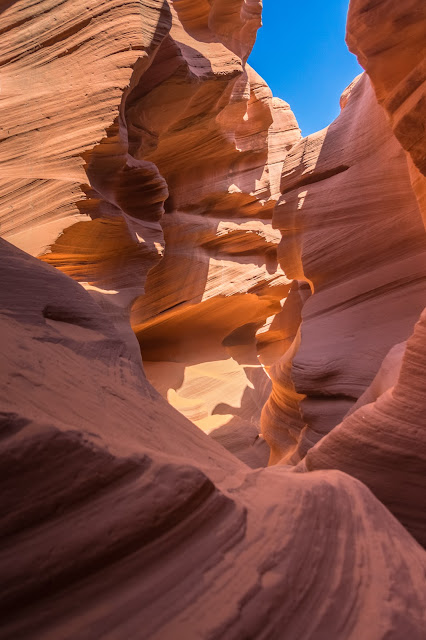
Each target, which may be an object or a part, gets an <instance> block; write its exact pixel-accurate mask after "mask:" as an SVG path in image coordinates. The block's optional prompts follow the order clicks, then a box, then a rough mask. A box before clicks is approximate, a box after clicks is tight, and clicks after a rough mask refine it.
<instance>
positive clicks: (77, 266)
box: [0, 0, 300, 464]
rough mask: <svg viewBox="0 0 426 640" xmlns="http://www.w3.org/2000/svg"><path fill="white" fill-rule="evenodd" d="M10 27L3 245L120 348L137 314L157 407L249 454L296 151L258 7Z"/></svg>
mask: <svg viewBox="0 0 426 640" xmlns="http://www.w3.org/2000/svg"><path fill="white" fill-rule="evenodd" d="M24 20H25V26H23V22H22V21H24ZM141 21H143V23H144V28H143V29H141ZM2 24H3V25H4V29H5V31H6V34H7V35H6V37H5V47H4V49H5V51H6V52H7V56H6V57H5V61H4V62H5V70H6V74H5V78H6V83H5V85H4V89H3V90H4V92H5V99H4V101H3V105H4V107H3V108H4V113H5V114H6V113H10V111H11V109H12V108H13V107H14V105H16V106H17V110H16V116H15V117H14V118H13V119H12V121H11V124H10V127H9V128H8V129H7V133H5V135H6V137H7V141H6V144H5V145H4V146H3V154H4V155H3V156H2V157H3V158H4V159H5V166H6V172H5V173H3V195H4V198H3V202H2V211H3V217H2V232H3V237H5V238H6V239H8V240H9V241H11V242H13V243H14V244H16V245H17V246H19V247H20V248H23V249H24V250H26V251H28V252H29V253H31V254H32V255H36V256H39V257H42V259H43V260H44V261H46V262H49V263H50V264H53V265H54V266H56V267H57V268H59V269H61V271H63V272H64V273H66V274H68V275H70V276H71V277H73V278H74V279H76V280H78V281H79V282H81V283H82V284H83V286H85V287H86V288H87V289H88V290H90V292H91V294H92V296H93V297H95V299H96V300H97V301H98V302H99V303H100V304H101V305H102V306H103V307H104V308H105V309H107V310H108V313H109V314H110V316H111V317H112V318H113V319H114V322H115V325H116V326H117V327H118V328H119V330H120V332H121V333H122V334H124V333H127V340H128V342H129V345H130V344H131V343H132V342H133V341H134V336H133V334H130V333H129V332H128V313H129V310H130V306H131V307H132V311H131V322H132V326H133V328H134V331H135V333H136V335H137V337H138V340H139V343H140V345H141V348H142V353H143V358H144V361H145V370H146V372H147V375H148V376H149V378H150V379H151V380H152V382H153V384H154V385H155V386H156V387H157V388H158V389H159V391H160V392H161V393H163V394H164V395H165V396H166V397H168V398H169V400H170V401H171V402H172V403H173V404H175V405H176V406H177V407H178V408H179V409H180V410H181V411H182V412H183V413H184V414H185V415H187V416H188V417H190V418H191V419H192V420H193V421H194V422H196V423H197V424H198V425H199V426H201V427H202V428H204V429H205V430H207V431H209V432H210V431H212V430H217V429H218V428H222V427H226V425H227V424H229V423H230V422H232V423H233V425H234V427H235V430H240V431H241V433H244V432H245V433H246V434H247V435H246V438H245V441H246V442H250V443H251V442H253V441H254V439H255V438H256V436H257V434H258V433H259V420H260V410H261V407H262V406H263V404H264V402H265V400H266V398H267V396H268V394H269V392H270V384H269V379H268V378H267V376H266V375H265V373H264V372H263V370H262V368H261V367H260V366H259V363H258V361H257V357H256V342H255V337H254V334H255V331H256V330H257V329H258V328H259V327H262V325H264V323H265V321H266V319H267V318H268V317H272V316H273V315H274V314H275V313H276V312H277V311H279V310H280V309H281V301H282V300H283V299H284V298H285V296H286V293H287V291H288V289H289V286H290V281H289V280H288V279H287V278H286V277H285V274H284V273H283V272H282V270H281V269H280V267H279V265H278V263H277V258H276V247H277V245H278V242H279V239H280V235H279V232H277V231H275V230H273V229H272V228H271V217H272V210H273V206H274V203H275V201H276V199H277V198H278V197H279V189H280V175H281V168H282V165H283V161H284V159H285V156H286V153H287V151H288V150H289V149H290V148H291V146H292V145H293V144H294V143H295V142H296V141H297V140H299V139H300V131H299V128H298V126H297V122H296V120H295V118H294V116H293V114H292V112H291V110H290V108H289V106H288V104H286V103H285V102H284V101H282V100H279V99H277V98H273V97H272V95H271V92H270V90H269V88H268V87H267V85H266V84H265V83H264V81H263V80H262V79H261V78H260V77H259V76H258V75H257V74H256V73H255V72H254V71H253V70H252V69H251V68H250V67H249V66H248V65H247V64H246V59H247V56H248V54H249V52H250V50H251V47H252V45H253V42H254V39H255V36H256V30H257V28H258V27H259V25H260V3H259V2H250V3H245V2H244V3H243V2H241V1H240V0H239V1H238V2H234V3H233V4H232V5H229V6H226V7H225V5H223V3H218V2H215V3H213V4H211V5H209V4H207V3H203V2H200V3H198V4H194V3H189V2H184V1H180V2H169V3H167V2H164V1H161V2H160V0H158V1H156V2H154V3H150V4H149V6H148V5H147V6H146V7H145V5H143V4H142V5H140V6H139V5H138V3H135V2H131V1H128V2H125V3H117V2H113V1H111V2H107V3H102V4H99V3H98V2H92V3H91V4H89V5H87V6H86V7H85V8H84V11H83V13H81V11H80V8H78V7H77V6H74V5H73V7H71V5H70V6H68V4H67V3H62V4H61V5H58V4H57V3H56V2H53V1H51V2H47V3H41V4H40V5H37V10H36V11H34V12H31V11H30V9H29V8H28V7H27V3H26V2H25V1H24V0H21V1H20V2H16V3H14V4H13V5H12V6H11V7H9V8H8V9H7V10H6V11H5V12H4V14H3V16H2ZM59 24H61V25H64V26H63V27H62V28H63V31H61V30H60V28H59V26H58V25H59ZM115 25H117V27H116V26H115ZM27 31H28V34H30V36H31V39H30V40H29V41H26V43H24V41H22V42H21V41H20V40H19V38H26V37H27ZM111 34H113V35H111ZM18 36H19V37H18ZM18 42H20V43H21V44H20V48H19V47H18V46H17V43H18ZM15 49H16V50H15ZM88 60H90V63H88ZM83 64H84V66H90V68H91V69H92V71H91V73H89V74H87V73H81V72H80V70H81V69H82V66H83ZM29 77H31V79H32V81H31V83H29V80H28V78H29ZM57 77H58V78H59V79H58V82H56V81H54V80H53V79H54V78H57ZM74 78H75V79H74ZM65 79H66V80H65ZM102 79H103V80H102ZM102 82H104V85H102ZM108 83H112V85H114V87H115V88H114V90H112V91H110V90H109V89H108V86H109V85H108ZM27 84H30V97H31V101H28V94H27V93H25V94H24V93H22V92H20V91H19V87H20V86H23V85H27ZM58 105H65V108H62V106H61V107H60V108H59V107H58ZM34 114H37V117H34ZM81 122H85V123H86V124H85V127H84V129H82V127H81ZM65 130H66V144H62V138H63V135H64V134H63V132H64V131H65ZM12 140H13V142H12ZM21 174H22V175H21ZM16 180H18V182H19V184H18V182H16ZM12 200H13V202H12ZM0 206H1V204H0ZM164 208H165V209H166V212H167V213H166V214H165V215H163V214H164ZM17 210H19V212H20V213H19V214H18V215H17V214H16V211H17ZM21 211H22V213H21ZM165 245H166V246H165ZM156 263H157V264H158V263H159V264H158V267H156V268H155V269H154V270H153V271H152V273H151V274H150V277H149V279H148V283H147V285H146V287H145V281H146V277H147V274H148V272H149V270H150V269H151V268H152V267H153V266H155V264H156ZM172 273H173V277H170V274H172ZM145 289H146V295H144V293H145ZM244 327H246V328H244ZM240 329H241V331H240V333H239V334H238V333H237V334H235V331H236V330H240ZM197 336H198V337H197ZM241 340H242V342H241ZM224 341H227V342H226V345H225V344H224ZM199 365H202V368H201V369H200V367H199ZM206 383H208V386H209V387H210V389H211V388H212V387H214V389H215V391H214V392H213V393H212V392H211V391H209V392H206ZM230 386H231V387H232V388H233V389H234V392H233V393H231V394H230V402H229V403H228V405H229V406H228V408H226V404H227V403H223V397H224V395H226V394H227V390H228V389H229V387H230ZM194 393H195V394H196V397H197V399H196V401H195V407H194V398H193V396H194ZM222 405H224V406H222ZM225 431H227V430H226V429H225ZM221 433H222V432H220V433H219V432H218V433H216V437H220V436H221ZM224 435H225V439H226V437H227V436H226V433H225V434H224ZM265 453H266V452H265ZM266 457H267V454H266ZM247 460H249V459H248V458H247ZM256 460H257V457H256V456H255V457H254V459H253V464H257V462H256ZM262 460H264V461H265V460H266V458H265V455H263V456H262Z"/></svg>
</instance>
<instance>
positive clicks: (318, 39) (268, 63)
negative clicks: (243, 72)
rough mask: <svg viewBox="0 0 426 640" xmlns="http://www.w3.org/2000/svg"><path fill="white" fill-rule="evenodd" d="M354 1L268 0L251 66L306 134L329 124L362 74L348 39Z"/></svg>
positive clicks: (264, 1)
mask: <svg viewBox="0 0 426 640" xmlns="http://www.w3.org/2000/svg"><path fill="white" fill-rule="evenodd" d="M347 10H348V0H327V2H320V1H319V0H305V1H304V2H294V0H263V27H262V28H261V29H259V31H258V34H257V40H256V43H255V45H254V48H253V51H252V53H251V55H250V57H249V60H248V62H249V64H250V65H251V66H252V67H253V68H254V69H255V70H256V71H257V73H259V74H260V75H261V76H262V77H263V78H264V79H265V80H266V82H267V83H268V85H269V86H270V88H271V90H272V93H273V95H274V96H277V97H278V98H283V99H284V100H286V101H287V102H289V103H290V106H291V108H292V110H293V112H294V114H295V116H296V118H297V120H298V122H299V126H300V128H301V129H302V134H303V135H304V136H306V135H308V134H310V133H314V132H315V131H319V130H320V129H323V128H324V127H326V126H327V125H329V124H330V123H331V122H332V121H333V120H334V119H335V118H336V117H337V116H338V115H339V111H340V107H339V98H340V94H341V93H342V91H343V90H344V89H345V87H347V86H348V84H349V83H350V82H351V81H352V80H353V79H354V78H355V76H357V75H358V74H359V73H361V71H362V68H361V67H360V66H359V64H358V62H357V59H356V57H355V56H354V55H353V54H352V53H350V52H349V51H348V48H347V46H346V43H345V30H346V14H347Z"/></svg>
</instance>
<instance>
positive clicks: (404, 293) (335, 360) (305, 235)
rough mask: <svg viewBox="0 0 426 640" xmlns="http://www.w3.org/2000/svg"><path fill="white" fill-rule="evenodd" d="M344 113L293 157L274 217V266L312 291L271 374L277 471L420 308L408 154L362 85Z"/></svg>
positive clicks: (369, 372) (374, 367) (425, 269)
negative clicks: (289, 346)
mask: <svg viewBox="0 0 426 640" xmlns="http://www.w3.org/2000/svg"><path fill="white" fill-rule="evenodd" d="M343 104H344V108H343V110H342V112H341V115H340V116H339V117H338V118H337V120H336V121H335V122H334V123H333V124H331V125H330V126H329V127H328V128H326V129H324V130H323V131H320V132H318V133H316V134H313V135H311V136H308V137H307V138H305V139H303V140H302V141H301V142H300V143H299V144H298V145H296V146H295V147H294V148H293V149H292V150H291V151H290V153H289V154H288V156H287V159H286V161H285V163H284V168H283V177H282V191H283V195H282V197H281V199H280V200H279V202H278V204H277V207H276V209H275V212H274V219H273V224H274V226H275V227H278V228H280V229H281V232H282V236H283V237H282V240H281V243H280V246H279V250H278V254H279V259H280V262H281V265H282V267H283V269H284V270H285V272H286V273H287V275H288V277H293V278H297V279H298V280H303V279H305V280H306V281H307V282H309V283H310V287H311V289H312V291H313V295H312V296H310V297H309V298H308V299H307V300H306V302H305V304H304V305H303V307H302V309H301V311H299V310H297V313H298V314H299V318H300V321H301V325H300V330H299V332H298V333H297V336H296V343H295V344H294V345H293V347H292V352H287V353H286V354H285V355H284V357H283V358H282V360H281V361H279V362H278V363H277V364H276V365H274V369H273V371H272V373H271V375H272V378H273V380H274V381H275V382H274V392H273V394H272V396H271V398H270V399H269V401H268V403H267V405H266V407H265V409H264V412H263V432H264V435H265V438H266V439H267V440H268V441H269V443H270V444H271V447H272V449H273V452H272V458H271V461H275V462H276V461H278V460H282V461H291V462H293V463H294V462H297V461H298V460H300V459H301V458H303V456H304V455H305V454H306V451H307V450H308V449H309V448H310V447H311V446H312V445H313V444H315V443H316V442H317V441H318V440H319V439H320V438H321V437H323V436H324V435H325V434H326V433H328V432H329V431H330V430H331V429H332V428H333V427H334V426H335V425H336V424H338V423H339V422H340V421H341V419H342V418H343V417H344V415H345V414H346V412H347V411H349V410H350V408H351V407H352V405H353V404H354V402H355V401H356V400H357V398H358V397H359V396H360V395H361V394H362V393H363V392H364V391H365V389H366V388H367V386H368V385H369V384H370V382H372V380H373V378H374V376H375V375H376V373H377V371H378V369H379V367H380V364H381V362H382V360H383V358H384V357H385V356H386V354H387V353H388V351H389V350H390V349H391V348H392V347H393V346H394V345H395V344H396V343H400V342H402V341H404V340H406V339H407V338H408V337H409V336H410V334H411V333H412V331H413V327H414V324H415V322H416V320H417V319H418V317H419V314H420V312H421V310H422V308H423V305H424V289H425V277H426V236H425V233H424V228H423V223H422V218H421V214H420V211H419V206H418V203H417V200H416V198H415V195H414V193H413V190H412V187H411V184H410V177H409V172H408V168H407V162H406V155H405V153H404V151H403V149H402V148H401V146H400V145H399V143H398V141H397V140H396V139H395V137H394V136H393V133H392V130H391V128H390V127H389V126H388V123H387V120H386V115H385V113H384V111H383V109H382V108H381V107H380V106H379V105H378V104H377V102H376V100H375V96H374V92H373V90H372V88H371V84H370V81H369V79H368V77H367V76H366V75H363V76H361V77H360V78H359V80H358V81H357V82H356V83H355V84H354V85H353V86H352V88H351V90H350V92H349V95H348V93H345V95H344V101H343ZM283 313H285V306H284V309H283ZM289 367H290V368H289ZM285 378H287V379H288V383H286V384H283V380H284V379H285ZM291 389H294V391H295V392H297V394H298V397H297V400H298V407H299V413H297V412H295V407H294V402H293V401H292V399H293V400H294V391H291ZM287 394H290V398H288V397H287ZM292 394H293V395H292Z"/></svg>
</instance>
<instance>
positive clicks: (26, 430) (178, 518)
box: [0, 241, 426, 640]
mask: <svg viewBox="0 0 426 640" xmlns="http://www.w3.org/2000/svg"><path fill="white" fill-rule="evenodd" d="M1 252H2V263H3V264H4V268H3V269H2V271H1V274H0V278H1V289H0V290H1V296H2V299H1V303H2V305H1V308H2V314H1V316H0V322H1V334H0V335H1V338H2V353H3V356H4V365H3V373H2V375H3V380H4V384H3V385H2V386H1V392H0V393H1V396H0V402H1V407H2V414H1V416H2V423H1V433H2V439H1V446H0V457H1V462H2V464H1V467H0V468H1V475H2V493H1V507H2V514H3V515H2V521H1V535H2V550H1V565H2V576H1V583H2V626H1V632H0V636H1V637H3V638H12V637H13V638H17V637H19V638H44V639H45V638H75V637H79V638H89V637H98V638H100V637H105V638H107V637H116V638H118V637H119V638H122V637H138V638H162V639H164V638H176V637H185V638H189V639H192V638H206V637H209V638H218V639H219V638H221V639H222V638H241V637H259V638H261V637H268V638H288V639H289V640H290V639H291V640H294V639H295V638H300V639H302V638H306V637H309V638H323V637H325V636H327V635H328V636H329V637H339V635H340V636H342V635H343V637H345V638H351V639H352V638H353V640H355V639H357V638H359V637H364V636H365V632H366V630H368V637H369V638H373V639H376V638H377V640H379V639H381V638H383V637H385V636H386V635H388V636H389V637H394V638H399V637H403V636H404V634H406V633H409V634H410V637H411V638H414V639H415V640H417V639H418V640H420V639H421V638H422V634H423V630H424V623H425V618H424V612H425V610H426V599H425V592H424V590H423V588H422V586H423V575H424V571H425V570H426V559H425V554H424V551H423V550H422V549H421V548H420V547H419V546H418V545H417V543H416V542H415V541H414V540H413V539H412V538H411V536H410V535H409V534H408V533H407V532H406V531H405V530H404V528H403V527H402V526H401V525H400V524H399V523H398V522H397V521H396V520H395V519H394V518H393V517H392V516H391V515H390V514H389V512H388V511H387V510H386V509H385V508H384V507H383V506H382V505H381V504H380V503H379V502H378V500H376V499H375V498H374V497H373V496H372V495H371V493H370V492H369V491H368V489H366V488H365V487H364V486H363V485H362V484H361V483H360V482H358V481H357V480H354V479H353V478H350V477H349V476H347V475H345V474H341V473H339V472H337V471H327V472H317V473H312V474H291V473H287V472H286V471H285V469H282V468H271V469H263V470H258V471H251V470H250V469H249V468H248V467H247V466H246V465H244V464H243V463H242V462H239V461H238V460H237V459H236V458H235V457H234V456H232V455H231V454H229V453H227V452H226V451H225V450H224V449H223V447H221V446H220V445H218V444H217V443H215V442H214V441H213V439H211V438H209V437H207V436H206V435H204V434H203V433H202V432H201V431H200V430H199V429H197V428H196V427H195V426H194V425H193V424H191V423H190V422H189V421H187V420H186V419H185V418H184V417H183V416H181V415H180V414H179V413H178V412H176V411H175V410H174V409H173V408H172V407H170V405H168V404H167V403H166V402H165V401H164V400H163V399H162V398H161V397H160V396H159V395H158V394H157V393H156V392H155V391H154V390H153V389H152V388H151V387H150V385H149V384H148V383H147V382H146V380H145V379H144V377H143V375H142V371H141V369H140V368H139V367H138V366H137V365H136V364H134V363H133V362H132V361H131V360H129V358H128V345H127V344H126V343H125V342H123V341H122V340H121V338H120V335H119V334H118V332H117V330H116V329H115V328H114V327H113V326H111V322H110V319H109V317H108V316H107V315H106V314H105V312H103V311H102V309H101V308H100V307H99V306H98V305H97V304H96V303H95V302H94V301H93V300H92V299H91V298H90V297H89V294H88V293H87V292H85V291H84V290H83V289H82V288H81V287H79V285H78V284H77V283H75V282H73V281H72V280H70V279H69V278H67V277H66V276H65V275H63V274H60V273H58V272H57V271H55V270H54V269H53V268H52V267H51V266H49V265H43V264H42V263H40V262H37V261H36V260H35V259H34V258H32V257H30V256H28V255H26V254H24V253H23V252H21V251H19V250H18V249H16V248H14V247H11V246H10V245H8V244H7V243H5V242H4V241H2V244H1ZM289 513H291V518H289V517H288V516H289ZM306 566H308V567H309V580H307V579H306V571H305V568H306ZM324 585H327V588H326V589H325V588H324ZM206 602H208V603H209V606H208V607H207V608H206V606H205V605H206ZM303 611H306V615H300V613H301V612H303ZM295 612H298V613H297V614H295ZM372 612H374V615H373V614H372ZM308 614H309V615H308Z"/></svg>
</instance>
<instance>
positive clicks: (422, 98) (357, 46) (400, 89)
mask: <svg viewBox="0 0 426 640" xmlns="http://www.w3.org/2000/svg"><path fill="white" fill-rule="evenodd" d="M425 30H426V9H425V7H424V5H422V3H421V2H418V0H407V1H404V2H400V3H397V2H391V1H389V0H387V1H385V0H381V1H380V2H373V3H372V2H368V1H367V0H352V1H351V3H350V7H349V13H348V23H347V37H346V40H347V43H348V46H349V49H350V50H351V51H352V52H353V53H355V54H356V55H357V56H358V59H359V62H360V64H362V66H363V67H364V68H365V69H366V71H367V73H368V75H369V76H370V78H371V82H372V84H373V87H374V89H375V92H376V97H377V100H378V101H379V104H381V105H382V107H383V108H384V109H385V111H386V113H387V115H388V118H389V122H390V125H391V127H392V130H393V132H394V134H395V136H396V138H397V139H398V141H399V142H400V144H401V145H402V147H403V148H404V149H405V151H406V152H407V155H408V157H409V162H408V166H409V169H410V176H411V180H412V184H413V188H414V191H415V193H416V195H417V197H418V200H419V203H420V208H421V210H422V213H423V219H424V220H426V178H425V175H426V146H425V113H426V38H425Z"/></svg>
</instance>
